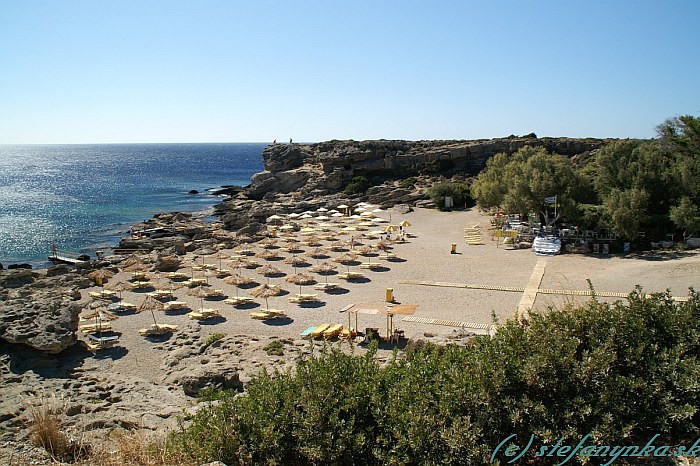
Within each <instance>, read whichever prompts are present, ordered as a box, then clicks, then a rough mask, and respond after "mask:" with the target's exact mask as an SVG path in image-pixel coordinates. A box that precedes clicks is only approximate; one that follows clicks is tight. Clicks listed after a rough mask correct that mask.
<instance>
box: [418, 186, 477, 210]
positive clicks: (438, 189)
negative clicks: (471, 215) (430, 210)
mask: <svg viewBox="0 0 700 466" xmlns="http://www.w3.org/2000/svg"><path fill="white" fill-rule="evenodd" d="M445 196H452V200H453V203H454V206H455V207H457V208H459V207H462V206H464V205H465V203H466V207H472V206H474V198H473V197H472V194H471V189H470V188H469V186H467V185H466V184H463V183H439V184H436V185H433V186H432V187H431V188H430V189H429V190H428V197H430V199H431V200H432V201H433V202H434V203H435V204H436V205H437V206H438V208H439V209H440V210H443V209H445Z"/></svg>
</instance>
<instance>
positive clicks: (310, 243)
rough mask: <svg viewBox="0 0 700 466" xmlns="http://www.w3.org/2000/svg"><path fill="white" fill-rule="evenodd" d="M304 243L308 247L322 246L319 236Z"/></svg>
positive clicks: (309, 238) (307, 239)
mask: <svg viewBox="0 0 700 466" xmlns="http://www.w3.org/2000/svg"><path fill="white" fill-rule="evenodd" d="M304 243H306V244H307V245H308V246H320V245H321V244H322V243H321V240H320V239H319V238H318V236H309V237H308V238H306V241H304Z"/></svg>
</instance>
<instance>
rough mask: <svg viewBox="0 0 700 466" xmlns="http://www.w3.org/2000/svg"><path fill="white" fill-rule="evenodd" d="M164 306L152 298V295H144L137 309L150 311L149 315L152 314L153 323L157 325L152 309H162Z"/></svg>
mask: <svg viewBox="0 0 700 466" xmlns="http://www.w3.org/2000/svg"><path fill="white" fill-rule="evenodd" d="M164 306H165V305H164V304H163V303H161V302H160V301H158V300H157V299H155V298H153V297H152V296H146V299H145V300H144V301H143V303H141V305H140V306H139V307H138V309H137V311H138V312H143V311H151V315H152V316H153V323H154V324H155V325H158V322H157V321H156V315H155V313H154V312H153V311H162V310H163V307H164Z"/></svg>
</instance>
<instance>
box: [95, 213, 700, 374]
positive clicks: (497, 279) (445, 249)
mask: <svg viewBox="0 0 700 466" xmlns="http://www.w3.org/2000/svg"><path fill="white" fill-rule="evenodd" d="M380 215H381V216H383V217H385V218H386V219H387V220H389V218H390V217H391V223H398V222H400V221H402V220H408V221H409V222H410V223H411V227H409V228H408V229H407V231H408V232H410V233H411V235H410V237H409V238H408V241H407V242H406V243H397V244H395V245H394V248H393V251H392V252H393V253H394V254H395V255H396V256H397V258H398V260H399V261H393V262H391V261H386V260H383V259H380V258H378V257H377V256H374V257H372V261H375V262H377V261H378V262H381V264H382V265H383V267H382V268H381V269H380V271H372V270H362V272H363V273H364V275H365V277H366V280H364V281H361V282H352V281H350V282H346V281H343V280H338V279H337V277H336V276H334V275H331V276H329V281H331V282H336V283H339V284H340V286H341V287H342V288H341V289H340V290H338V291H336V292H335V293H332V294H331V293H324V292H323V291H315V290H313V289H312V287H311V286H306V287H304V288H303V292H304V293H317V294H318V297H319V298H320V299H321V300H322V301H321V303H318V304H314V305H307V306H305V305H300V304H295V303H292V302H290V300H289V298H290V297H291V296H293V295H295V294H296V293H298V292H299V287H298V286H296V285H294V284H291V283H287V282H286V281H285V280H284V277H281V278H270V283H271V284H278V285H280V286H281V287H282V289H283V290H285V291H286V293H284V295H282V296H276V297H271V298H269V307H270V308H274V309H282V310H284V311H285V314H286V315H287V316H288V318H287V319H279V320H270V321H259V320H254V319H252V318H251V317H250V315H249V314H250V312H254V311H256V310H259V309H260V307H264V306H265V301H264V300H263V299H256V300H255V301H256V302H257V303H258V304H255V305H252V306H249V307H246V308H244V309H238V308H235V307H234V306H232V305H228V304H225V303H224V302H223V301H222V300H204V301H203V303H204V307H205V308H216V309H218V310H219V311H220V313H221V318H217V319H213V320H212V322H211V323H210V322H206V321H203V322H196V321H193V320H191V319H189V318H188V316H187V315H186V314H185V312H181V311H176V312H172V313H164V312H162V311H156V314H155V316H156V319H157V320H158V322H159V323H167V324H174V325H178V326H179V327H180V328H181V329H185V328H189V329H191V330H192V329H193V328H195V329H197V330H198V331H199V333H201V335H202V336H203V337H205V336H206V335H208V334H210V333H223V334H225V335H246V336H254V337H256V338H258V337H278V338H286V339H297V340H298V339H299V334H300V332H302V331H303V330H305V329H306V328H308V327H310V326H314V325H320V324H323V323H329V324H334V323H341V324H345V325H347V324H348V314H347V313H346V312H340V311H341V310H343V309H346V308H347V307H348V306H350V305H352V304H356V303H368V304H376V305H378V306H382V305H383V303H384V301H385V293H386V289H387V288H393V290H394V296H395V300H396V302H397V303H401V304H415V305H417V306H418V308H417V310H416V312H415V315H414V316H413V317H415V318H418V319H419V320H424V319H439V320H448V321H456V322H465V323H475V324H486V325H488V324H492V323H493V321H492V313H493V314H495V316H496V317H497V319H498V320H499V321H500V322H503V321H505V320H506V319H509V318H512V317H514V315H515V311H516V308H517V307H518V305H519V303H521V299H522V296H523V292H522V291H519V290H521V289H522V288H524V287H525V286H526V284H527V283H528V280H529V279H530V276H531V275H532V272H533V268H534V267H535V265H536V264H537V263H538V261H544V274H543V276H542V279H541V283H540V286H539V288H540V289H543V290H544V289H548V290H573V291H587V290H588V289H589V286H588V283H587V281H586V279H590V280H591V282H592V283H593V286H594V288H595V290H596V292H598V293H604V292H617V293H624V294H627V293H629V292H630V291H632V290H633V289H634V287H635V285H641V286H642V287H643V289H644V291H645V292H656V291H664V290H666V289H670V290H671V292H672V294H673V295H674V296H685V295H687V290H688V288H689V287H696V288H697V286H698V283H700V267H699V266H700V255H698V254H697V253H696V252H695V251H689V252H686V253H678V254H670V253H669V254H666V255H664V254H655V255H647V256H643V257H638V256H634V257H620V256H614V255H610V256H603V255H598V256H595V255H586V256H583V255H572V254H566V255H559V256H554V257H545V258H541V257H538V256H536V255H535V254H534V253H533V251H532V250H531V249H520V250H512V249H509V248H507V247H504V246H503V245H497V242H496V241H495V240H492V239H491V234H490V232H489V229H488V227H489V226H490V222H489V217H488V216H487V215H485V214H483V213H480V212H478V211H477V210H476V209H472V210H469V211H458V212H439V211H436V210H431V209H417V210H415V211H413V212H409V213H407V214H399V213H397V212H395V211H392V210H389V211H387V212H386V213H383V214H380ZM475 225H479V226H480V232H481V235H482V239H483V243H484V244H483V245H467V244H466V242H465V239H464V228H465V227H467V226H470V227H471V226H475ZM355 234H356V235H359V234H360V232H355ZM298 237H299V239H303V237H301V236H298ZM341 238H343V239H349V238H350V235H345V236H342V237H341ZM325 243H326V244H327V243H328V242H325ZM367 243H376V240H375V241H367ZM453 243H455V244H456V245H457V253H456V254H451V245H452V244H453ZM278 245H279V246H282V245H283V243H282V242H280V243H279V244H278ZM254 249H255V250H259V249H260V248H259V247H255V248H254ZM304 249H305V250H307V251H308V250H310V249H312V248H310V247H304ZM275 250H276V251H278V252H279V254H280V256H281V257H282V258H287V257H290V256H291V253H287V252H284V251H282V250H281V249H275ZM232 252H233V251H232V250H223V251H222V253H223V254H226V255H230V254H231V253H232ZM339 254H341V253H339V252H338V253H330V255H331V257H335V256H337V255H339ZM299 255H303V254H299ZM188 256H189V257H187V259H186V260H192V259H193V258H192V255H191V254H188ZM202 257H204V262H205V263H208V264H217V265H218V259H216V256H215V255H211V256H200V257H198V258H197V259H196V260H198V261H200V262H201V261H202ZM256 260H258V261H259V262H261V263H265V260H264V259H258V258H256ZM324 260H329V259H324ZM358 260H363V261H365V260H366V258H362V257H361V256H360V257H358ZM227 262H228V261H226V260H224V264H223V265H224V267H226V263H227ZM270 262H271V263H272V264H273V265H274V266H276V267H279V268H280V269H282V270H283V272H284V273H285V274H287V275H291V274H293V273H294V269H293V267H292V266H291V265H289V264H285V263H284V261H283V260H276V261H270ZM309 262H310V263H311V264H312V265H313V264H315V262H316V260H315V259H309ZM337 265H338V272H343V271H345V270H347V269H346V267H345V266H344V265H342V264H337ZM305 269H306V267H299V268H298V270H297V271H299V272H301V271H306V270H305ZM350 270H352V271H360V268H359V267H357V266H351V268H350ZM181 271H182V272H184V273H187V274H191V273H192V272H191V269H190V268H183V269H181ZM197 273H198V272H195V274H197ZM242 274H243V275H247V276H250V277H253V278H255V279H256V280H257V281H258V282H259V283H266V282H267V279H266V278H265V277H263V276H262V275H259V274H256V273H255V270H253V269H243V270H242ZM163 275H164V274H163ZM316 277H317V280H318V282H319V283H322V282H323V281H324V280H325V278H324V277H321V276H318V275H316ZM130 278H131V274H130V273H128V272H121V273H119V274H117V275H116V276H115V277H113V278H111V279H110V282H111V283H117V282H120V281H123V282H126V281H128V280H129V279H130ZM417 282H424V283H426V282H427V283H432V284H433V285H434V284H436V283H437V284H438V285H439V284H443V285H446V284H447V285H449V284H451V285H453V286H428V285H425V284H417ZM156 283H159V284H162V285H165V284H166V283H168V280H167V279H165V278H159V279H156ZM209 283H210V288H216V289H222V290H223V292H224V295H226V296H228V297H232V296H236V287H235V286H233V285H227V284H225V283H224V282H223V280H222V279H219V278H216V277H210V278H209ZM464 284H467V285H469V286H470V287H469V288H464V287H459V286H456V285H464ZM494 287H505V288H515V289H518V291H499V290H494V289H488V288H494ZM99 289H100V288H99V287H94V288H90V289H86V290H84V291H83V293H84V296H85V298H86V302H87V296H88V293H89V292H90V291H99ZM187 291H188V288H187V287H182V288H179V289H176V290H175V291H174V293H175V296H176V298H177V300H178V301H184V302H187V303H188V307H189V308H190V309H199V308H200V307H201V304H200V303H201V302H202V301H201V300H200V299H199V298H197V297H193V296H189V295H188V294H187ZM250 291H251V289H241V290H239V292H238V293H239V295H241V296H248V295H249V292H250ZM123 299H124V301H128V302H131V303H134V304H136V305H140V304H141V303H142V302H143V301H144V299H145V292H135V291H125V292H124V293H123ZM588 299H590V298H589V297H585V296H575V295H571V294H564V295H561V294H544V293H538V294H537V295H536V299H535V301H534V309H537V310H540V311H546V310H547V308H548V306H551V305H554V306H561V305H565V304H568V303H583V302H585V301H586V300H588ZM600 299H603V300H614V299H620V298H613V297H601V298H600ZM152 323H153V317H152V315H151V313H150V312H142V313H135V314H131V315H124V316H121V317H120V318H118V319H117V320H115V321H113V322H112V328H113V329H114V330H115V331H117V332H119V333H120V334H121V337H120V345H121V346H123V347H124V348H126V350H127V351H126V353H125V354H123V355H122V356H121V357H119V358H115V359H103V360H101V362H100V364H101V365H106V364H109V365H110V367H109V370H112V371H115V372H117V373H124V374H129V375H138V376H141V377H144V378H146V379H148V380H153V381H154V382H155V381H158V380H160V379H161V378H162V375H161V374H159V373H158V371H154V370H153V368H154V367H159V366H160V365H161V363H162V359H163V357H164V356H163V355H164V352H163V351H162V350H163V346H164V345H166V344H167V340H166V341H165V342H163V341H162V340H160V341H158V342H154V341H151V340H149V339H147V338H144V337H142V336H140V335H139V333H138V329H139V328H143V327H147V326H148V325H150V324H152ZM352 325H353V326H354V325H355V322H354V317H353V318H352ZM366 327H376V328H379V329H380V333H381V334H382V335H384V334H385V333H386V327H387V318H386V316H385V315H363V314H361V315H360V316H359V324H358V328H359V329H360V330H363V329H364V328H366ZM394 327H398V328H401V329H403V330H404V332H405V335H406V337H408V338H420V337H421V336H423V335H424V334H425V333H428V334H436V335H452V334H454V333H455V332H457V331H459V328H458V327H454V326H444V325H434V324H429V323H422V322H410V321H403V320H402V316H395V318H394ZM476 327H478V326H475V327H474V328H471V327H469V326H468V327H467V328H466V330H468V331H472V332H475V333H486V331H485V330H483V329H479V328H476ZM176 335H177V333H175V334H174V336H173V337H171V339H173V338H176ZM182 344H186V340H185V341H184V342H182ZM259 366H260V364H257V363H256V364H255V365H254V366H253V367H259ZM103 369H108V368H107V367H104V368H103Z"/></svg>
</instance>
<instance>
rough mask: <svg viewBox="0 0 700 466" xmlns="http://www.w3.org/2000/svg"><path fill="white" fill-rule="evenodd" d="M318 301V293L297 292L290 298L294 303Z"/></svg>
mask: <svg viewBox="0 0 700 466" xmlns="http://www.w3.org/2000/svg"><path fill="white" fill-rule="evenodd" d="M315 301H318V295H317V294H297V295H294V296H292V297H290V298H289V302H292V303H312V302H315Z"/></svg>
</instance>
